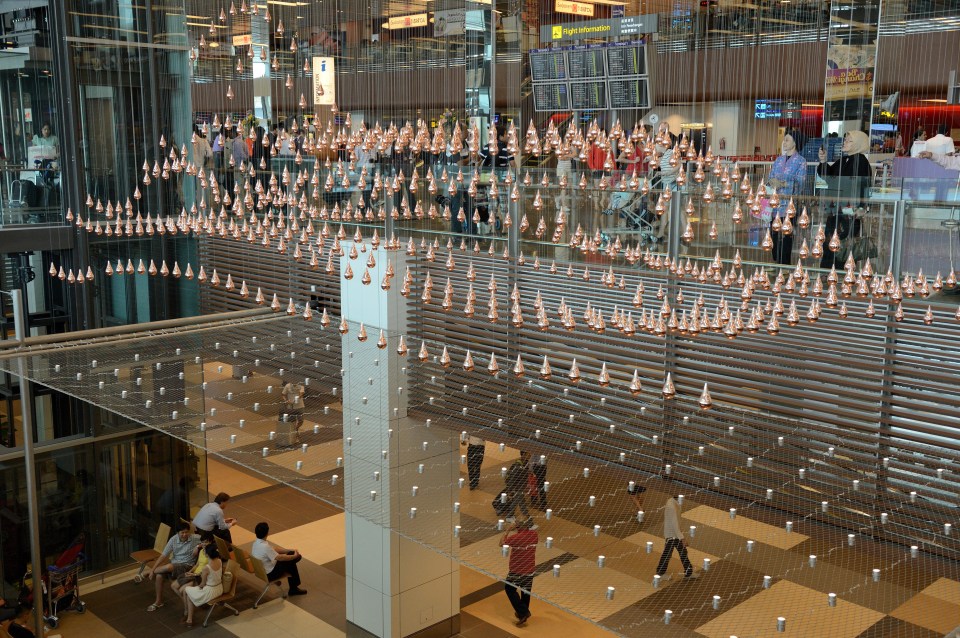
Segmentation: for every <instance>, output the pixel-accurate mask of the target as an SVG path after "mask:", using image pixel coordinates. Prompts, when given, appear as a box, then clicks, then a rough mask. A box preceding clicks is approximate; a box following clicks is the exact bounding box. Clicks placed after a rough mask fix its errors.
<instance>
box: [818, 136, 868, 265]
mask: <svg viewBox="0 0 960 638" xmlns="http://www.w3.org/2000/svg"><path fill="white" fill-rule="evenodd" d="M869 150H870V138H869V136H867V134H866V133H864V132H863V131H848V132H847V133H846V134H845V135H844V136H843V146H841V147H840V159H838V160H837V161H835V162H827V152H826V150H825V149H824V148H823V147H821V148H820V152H819V154H818V159H819V160H820V165H819V166H817V175H821V176H825V177H839V178H848V179H849V178H857V179H850V180H849V182H848V184H846V185H841V186H840V187H839V191H840V192H841V193H847V194H848V198H849V199H850V200H851V201H838V202H836V206H835V207H834V208H833V210H831V211H830V213H829V215H828V216H827V218H826V228H824V232H825V234H826V236H827V241H829V240H830V238H831V237H833V233H834V231H836V233H837V236H838V237H839V238H840V239H841V240H843V239H846V238H847V237H849V236H853V237H857V236H859V235H860V226H861V224H860V219H859V218H857V217H856V216H853V217H852V218H851V217H850V216H844V214H843V209H844V207H846V208H847V209H848V210H855V209H856V208H857V207H858V205H859V204H860V201H861V200H862V199H863V197H864V196H865V194H866V189H867V187H869V186H870V181H871V179H872V178H873V167H871V166H870V160H869V159H868V158H867V153H868V152H869ZM842 181H846V180H841V182H842ZM844 186H846V187H844ZM839 257H840V255H839V253H834V252H833V251H831V250H829V249H828V248H827V247H826V246H824V251H823V258H822V259H821V260H820V267H821V268H830V267H831V266H834V265H835V263H836V261H837V259H838V258H839ZM840 265H841V266H842V264H840Z"/></svg>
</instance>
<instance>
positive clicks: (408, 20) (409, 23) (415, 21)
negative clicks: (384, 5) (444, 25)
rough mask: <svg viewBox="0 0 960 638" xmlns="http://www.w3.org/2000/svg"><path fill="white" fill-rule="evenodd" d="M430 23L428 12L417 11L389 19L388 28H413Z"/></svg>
mask: <svg viewBox="0 0 960 638" xmlns="http://www.w3.org/2000/svg"><path fill="white" fill-rule="evenodd" d="M429 23H430V21H429V20H428V19H427V14H426V13H415V14H413V15H409V16H400V17H398V18H390V19H389V20H387V28H388V29H411V28H413V27H425V26H427V25H428V24H429Z"/></svg>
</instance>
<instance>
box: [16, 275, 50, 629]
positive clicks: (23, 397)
mask: <svg viewBox="0 0 960 638" xmlns="http://www.w3.org/2000/svg"><path fill="white" fill-rule="evenodd" d="M10 294H11V296H12V297H13V326H14V335H15V336H16V339H17V341H20V342H22V341H23V339H25V338H26V336H27V335H26V322H25V321H24V312H25V308H24V307H23V293H22V292H21V291H19V290H13V291H11V293H10ZM17 374H18V376H19V377H20V416H21V420H22V422H23V460H24V470H25V473H26V475H27V476H26V478H27V519H28V522H29V526H30V563H31V564H32V565H33V567H32V572H33V633H34V634H35V635H37V636H43V633H44V632H43V584H42V583H43V564H42V563H41V562H40V561H41V558H40V518H39V515H38V513H37V505H38V501H37V470H36V465H35V463H34V458H33V384H32V383H31V382H30V381H29V380H28V379H27V376H26V364H25V363H24V361H23V355H21V356H19V357H17Z"/></svg>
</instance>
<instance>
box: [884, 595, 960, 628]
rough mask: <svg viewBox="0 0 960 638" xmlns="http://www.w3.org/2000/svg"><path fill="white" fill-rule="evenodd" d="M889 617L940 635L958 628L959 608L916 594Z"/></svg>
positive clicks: (932, 597) (940, 600) (959, 625)
mask: <svg viewBox="0 0 960 638" xmlns="http://www.w3.org/2000/svg"><path fill="white" fill-rule="evenodd" d="M890 615H891V616H893V617H894V618H899V619H900V620H906V621H907V622H909V623H913V624H914V625H919V626H920V627H926V628H927V629H932V630H934V631H936V632H938V633H941V634H948V633H950V632H951V631H953V630H954V629H956V628H957V627H960V606H958V605H955V604H953V603H950V602H948V601H946V600H942V599H940V598H936V597H934V596H929V595H927V594H917V595H916V596H914V597H913V598H911V599H910V600H908V601H907V602H905V603H903V604H902V605H900V606H899V607H897V608H896V609H894V610H893V611H892V612H890Z"/></svg>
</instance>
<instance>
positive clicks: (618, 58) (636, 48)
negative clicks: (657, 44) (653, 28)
mask: <svg viewBox="0 0 960 638" xmlns="http://www.w3.org/2000/svg"><path fill="white" fill-rule="evenodd" d="M618 45H619V43H617V44H614V45H612V46H609V47H607V48H606V52H607V73H608V74H609V75H612V76H616V77H621V76H625V75H646V74H647V47H645V46H644V45H642V44H636V43H632V42H631V43H629V44H628V45H626V46H618Z"/></svg>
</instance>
